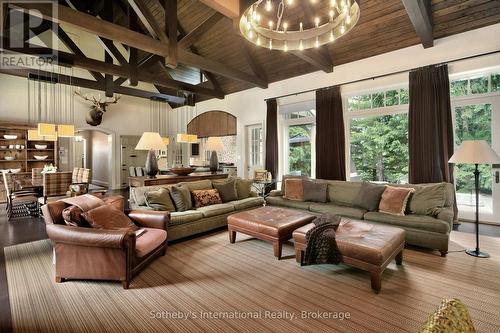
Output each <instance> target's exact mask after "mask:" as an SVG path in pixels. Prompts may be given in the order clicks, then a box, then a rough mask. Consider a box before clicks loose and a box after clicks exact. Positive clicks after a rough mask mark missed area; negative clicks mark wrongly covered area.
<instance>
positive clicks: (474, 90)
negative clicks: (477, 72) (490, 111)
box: [450, 73, 500, 97]
mask: <svg viewBox="0 0 500 333" xmlns="http://www.w3.org/2000/svg"><path fill="white" fill-rule="evenodd" d="M496 91H500V73H493V74H488V75H481V76H476V77H471V78H466V79H456V80H452V81H451V82H450V95H451V96H452V97H461V96H467V95H478V94H487V93H491V92H496Z"/></svg>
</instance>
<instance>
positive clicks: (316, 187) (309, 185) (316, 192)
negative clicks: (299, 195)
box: [303, 180, 328, 202]
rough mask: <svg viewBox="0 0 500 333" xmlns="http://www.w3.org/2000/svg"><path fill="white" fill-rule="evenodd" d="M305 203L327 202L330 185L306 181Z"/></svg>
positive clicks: (304, 182) (304, 183)
mask: <svg viewBox="0 0 500 333" xmlns="http://www.w3.org/2000/svg"><path fill="white" fill-rule="evenodd" d="M303 186H304V201H313V202H326V193H327V188H328V184H327V183H325V182H318V181H313V180H304V181H303Z"/></svg>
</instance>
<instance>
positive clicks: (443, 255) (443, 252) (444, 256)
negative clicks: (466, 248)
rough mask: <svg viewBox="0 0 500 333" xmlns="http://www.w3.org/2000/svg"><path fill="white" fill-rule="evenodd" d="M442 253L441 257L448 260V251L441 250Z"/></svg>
mask: <svg viewBox="0 0 500 333" xmlns="http://www.w3.org/2000/svg"><path fill="white" fill-rule="evenodd" d="M439 252H441V257H443V258H446V255H447V254H448V251H446V250H439Z"/></svg>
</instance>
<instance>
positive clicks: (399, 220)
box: [364, 212, 450, 234]
mask: <svg viewBox="0 0 500 333" xmlns="http://www.w3.org/2000/svg"><path fill="white" fill-rule="evenodd" d="M364 218H365V220H367V221H375V222H382V223H385V224H390V225H394V226H399V227H403V228H404V227H406V228H414V229H420V230H426V231H431V232H438V233H442V234H446V233H448V232H450V225H449V224H448V223H446V222H445V221H441V220H438V219H436V218H433V217H431V216H427V215H417V214H410V215H405V216H396V215H390V214H385V213H379V212H368V213H366V214H365V216H364Z"/></svg>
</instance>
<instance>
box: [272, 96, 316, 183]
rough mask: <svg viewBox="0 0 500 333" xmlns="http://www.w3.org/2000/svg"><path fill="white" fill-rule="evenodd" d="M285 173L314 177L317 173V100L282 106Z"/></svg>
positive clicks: (283, 171)
mask: <svg viewBox="0 0 500 333" xmlns="http://www.w3.org/2000/svg"><path fill="white" fill-rule="evenodd" d="M280 114H281V123H282V133H283V138H284V140H283V151H282V152H281V154H282V157H283V162H284V163H283V164H284V165H283V170H282V173H283V174H297V175H306V176H309V177H314V176H315V173H316V170H315V169H316V157H315V156H316V155H315V154H316V152H315V150H316V146H315V145H316V144H315V142H316V110H315V100H309V101H304V102H299V103H292V104H287V105H282V106H280Z"/></svg>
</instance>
